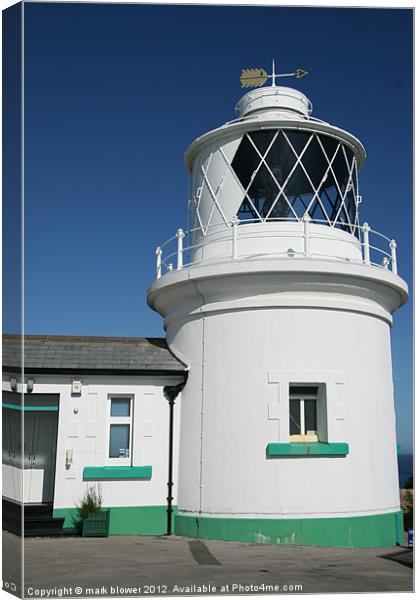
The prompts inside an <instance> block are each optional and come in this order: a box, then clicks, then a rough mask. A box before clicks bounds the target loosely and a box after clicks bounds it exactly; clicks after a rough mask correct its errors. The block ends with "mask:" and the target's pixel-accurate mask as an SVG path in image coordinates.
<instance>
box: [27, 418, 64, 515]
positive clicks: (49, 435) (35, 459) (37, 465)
mask: <svg viewBox="0 0 420 600" xmlns="http://www.w3.org/2000/svg"><path fill="white" fill-rule="evenodd" d="M56 443H57V414H56V413H53V412H38V411H37V412H26V413H25V443H24V482H23V484H24V491H23V500H24V502H25V503H40V502H44V503H52V501H53V495H54V473H55V453H56Z"/></svg>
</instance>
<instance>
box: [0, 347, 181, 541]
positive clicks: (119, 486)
mask: <svg viewBox="0 0 420 600" xmlns="http://www.w3.org/2000/svg"><path fill="white" fill-rule="evenodd" d="M21 347H22V338H21V337H20V336H15V335H4V336H3V504H4V508H5V519H4V522H5V525H6V527H7V525H8V522H9V528H10V529H12V530H16V529H18V528H19V523H18V519H17V513H18V511H19V505H20V503H21V502H22V501H23V502H24V503H25V506H26V507H27V508H28V510H27V511H25V515H26V514H28V515H30V514H31V510H30V509H31V507H32V509H33V510H35V509H36V508H37V509H38V511H41V512H42V516H43V519H41V520H40V521H39V522H38V523H37V522H36V521H35V523H34V518H33V515H32V520H31V524H29V522H27V523H26V527H25V529H26V530H27V534H29V533H31V531H32V532H34V533H37V532H38V533H42V532H43V531H44V532H45V527H46V526H47V528H49V531H51V532H59V531H60V530H61V527H62V526H63V527H64V528H65V529H72V528H74V527H75V524H76V522H77V520H78V515H77V511H76V503H78V501H79V500H80V498H81V496H82V494H83V492H84V490H85V489H86V485H87V484H88V483H91V482H100V485H101V489H102V495H103V506H104V507H107V508H109V509H110V534H153V535H155V534H162V533H166V531H167V509H168V501H167V497H168V495H171V494H168V469H169V462H168V461H169V456H170V448H169V439H170V408H171V405H170V403H169V402H168V397H170V396H171V395H172V396H174V395H175V394H176V392H177V391H178V389H179V387H182V384H183V382H184V381H185V378H186V368H185V366H184V365H183V364H182V363H180V362H179V361H178V360H177V359H176V358H174V356H173V355H172V354H171V353H170V351H169V350H168V348H167V345H166V342H165V340H163V339H160V338H117V337H78V336H77V337H68V336H25V341H24V364H25V371H24V378H23V382H22V380H21V379H22V378H21V373H22V367H21V360H22V357H21ZM22 386H23V391H24V392H25V396H24V398H25V403H24V406H22ZM176 386H179V387H176ZM165 388H166V390H165ZM174 389H175V394H174V392H173V390H174ZM168 390H169V395H168ZM173 410H174V414H173V423H174V428H173V439H174V460H173V465H174V474H173V480H174V482H176V480H177V477H176V474H177V451H176V448H177V447H178V436H179V420H178V418H177V403H176V402H175V404H174V406H173ZM23 424H24V444H23V457H22V456H21V453H20V447H21V435H20V431H21V430H22V426H23ZM22 463H23V465H22ZM22 466H23V467H24V468H23V469H22ZM22 494H24V496H23V495H22ZM175 494H176V487H174V488H173V492H172V496H175ZM174 506H175V508H174V510H176V503H175V502H174ZM46 514H47V515H49V516H50V517H51V522H49V523H47V525H46V521H47V520H48V519H45V516H46ZM40 515H41V513H40ZM8 517H9V518H8ZM52 517H54V519H59V520H53V519H52ZM62 519H64V521H62Z"/></svg>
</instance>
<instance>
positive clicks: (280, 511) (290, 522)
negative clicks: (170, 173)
mask: <svg viewBox="0 0 420 600" xmlns="http://www.w3.org/2000/svg"><path fill="white" fill-rule="evenodd" d="M302 74H305V73H304V72H302V71H299V70H298V71H297V72H296V75H297V76H298V77H301V76H302ZM277 77H278V75H276V74H275V73H274V69H273V75H272V85H271V86H269V87H261V88H258V89H254V90H252V91H249V92H248V93H246V94H245V95H244V96H243V97H242V98H241V100H240V101H239V102H238V104H237V107H236V109H237V115H238V118H237V119H235V120H234V121H231V122H229V123H227V124H224V125H222V126H221V127H219V128H218V129H215V130H213V131H210V132H208V133H205V134H204V135H202V136H201V137H198V138H197V139H196V140H195V141H194V142H193V143H192V144H191V146H190V147H189V149H188V150H187V153H186V165H187V167H188V169H189V170H190V172H191V174H192V195H191V199H190V206H189V211H190V215H189V216H190V226H191V228H190V230H189V231H183V230H181V229H180V230H178V232H177V234H176V235H175V236H174V238H172V239H171V240H169V243H167V244H165V245H164V246H162V247H160V248H158V250H157V277H156V280H155V282H154V283H153V284H152V285H151V287H150V288H149V291H148V302H149V305H150V306H151V307H152V308H153V309H155V310H156V311H158V312H159V313H160V314H161V315H162V316H164V318H165V328H166V330H167V340H168V344H169V347H170V349H171V350H172V352H173V353H174V354H175V355H176V356H177V357H178V358H179V359H181V360H182V361H183V362H184V363H186V364H187V365H188V367H189V375H188V381H187V384H186V386H185V388H184V390H183V392H182V398H181V400H180V401H179V402H180V419H181V433H180V447H179V479H178V481H177V484H178V496H177V505H178V513H177V516H176V518H175V533H177V534H179V535H185V536H191V537H200V538H208V539H223V540H238V541H244V542H263V543H279V544H282V543H289V544H312V545H325V546H387V545H392V544H394V543H398V542H399V541H400V539H401V534H402V528H401V519H400V500H399V486H398V475H397V442H396V432H395V410H394V398H393V383H392V363H391V341H390V328H391V325H392V313H393V312H394V311H395V310H396V309H397V308H398V307H399V306H401V305H402V304H403V303H404V302H405V301H406V299H407V286H406V284H405V282H404V281H403V280H402V279H401V278H400V277H399V276H398V274H397V255H396V243H395V241H394V240H391V239H388V238H386V237H385V236H384V235H382V234H379V233H375V232H374V231H373V230H372V229H371V228H370V226H369V225H368V224H366V223H363V222H361V221H359V205H360V201H361V196H360V192H359V189H358V171H359V169H360V168H361V167H362V165H363V162H364V160H365V151H364V148H363V146H362V144H361V142H360V141H359V140H358V139H357V138H355V137H354V136H353V135H351V134H350V133H348V132H346V131H344V130H343V129H340V128H338V127H336V126H334V125H330V124H329V123H327V122H325V121H321V120H320V119H315V118H313V117H312V116H311V112H312V107H311V103H310V101H309V99H308V98H307V97H306V96H305V95H304V94H303V93H302V92H300V91H298V90H296V89H292V88H289V87H280V86H277V85H276V78H277ZM247 78H248V80H249V83H250V84H252V83H254V84H255V83H257V84H261V82H262V81H264V80H265V79H266V78H267V74H266V73H265V71H263V70H261V69H255V70H247V71H245V72H243V78H242V81H243V83H244V82H245V85H248V84H247V83H246V81H247ZM368 200H369V199H367V201H368Z"/></svg>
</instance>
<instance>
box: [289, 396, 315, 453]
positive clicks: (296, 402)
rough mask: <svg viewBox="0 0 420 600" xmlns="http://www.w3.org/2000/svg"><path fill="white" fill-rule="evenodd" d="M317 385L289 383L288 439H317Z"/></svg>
mask: <svg viewBox="0 0 420 600" xmlns="http://www.w3.org/2000/svg"><path fill="white" fill-rule="evenodd" d="M318 392H319V390H318V386H313V385H291V386H290V388H289V423H290V431H289V433H290V441H292V442H317V441H318V414H317V413H318V396H319V394H318Z"/></svg>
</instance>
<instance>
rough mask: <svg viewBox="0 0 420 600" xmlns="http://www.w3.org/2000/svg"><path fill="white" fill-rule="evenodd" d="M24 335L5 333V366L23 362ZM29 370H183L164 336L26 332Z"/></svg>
mask: <svg viewBox="0 0 420 600" xmlns="http://www.w3.org/2000/svg"><path fill="white" fill-rule="evenodd" d="M21 340H22V338H21V336H18V335H12V334H4V335H3V369H4V370H10V371H15V370H19V368H20V365H21ZM24 352H25V371H26V372H38V373H40V372H45V373H46V372H49V373H51V372H57V371H59V372H69V373H76V372H78V373H90V372H106V373H117V372H118V373H130V374H136V373H139V374H140V373H141V374H143V373H144V374H149V373H150V374H153V373H156V374H157V373H159V374H165V373H166V374H178V373H179V374H182V373H183V372H185V371H186V367H185V365H184V364H183V363H181V362H180V361H179V360H178V359H176V358H175V356H174V355H173V354H172V353H171V352H170V351H169V349H168V346H167V344H166V341H165V339H164V338H130V337H96V336H62V335H57V336H56V335H26V336H25V344H24Z"/></svg>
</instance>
